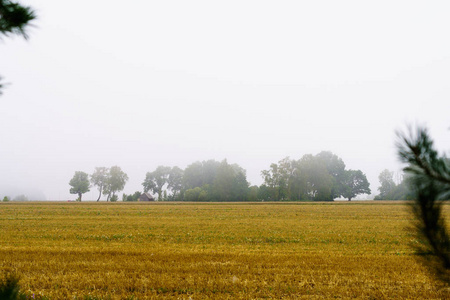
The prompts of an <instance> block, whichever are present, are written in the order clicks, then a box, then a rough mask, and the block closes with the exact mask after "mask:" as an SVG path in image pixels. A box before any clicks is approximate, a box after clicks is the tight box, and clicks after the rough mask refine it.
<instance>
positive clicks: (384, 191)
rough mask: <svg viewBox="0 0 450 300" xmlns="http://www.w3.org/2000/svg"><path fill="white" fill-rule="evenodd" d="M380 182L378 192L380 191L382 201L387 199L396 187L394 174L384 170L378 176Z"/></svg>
mask: <svg viewBox="0 0 450 300" xmlns="http://www.w3.org/2000/svg"><path fill="white" fill-rule="evenodd" d="M378 180H379V181H380V184H381V185H380V187H379V188H378V190H379V191H380V197H379V198H380V199H383V200H384V199H386V197H387V195H388V194H389V193H390V192H391V191H392V189H393V188H394V187H395V182H394V172H391V171H389V170H388V169H385V170H383V171H382V172H381V173H380V175H379V176H378Z"/></svg>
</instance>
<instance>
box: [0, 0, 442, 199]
mask: <svg viewBox="0 0 450 300" xmlns="http://www.w3.org/2000/svg"><path fill="white" fill-rule="evenodd" d="M21 3H24V4H27V5H30V6H32V7H33V8H34V9H35V10H36V14H37V16H38V18H37V20H35V21H33V25H34V26H33V27H32V28H30V30H29V32H28V34H29V40H27V41H25V40H24V39H22V38H20V37H13V38H3V39H2V40H1V41H0V76H1V77H2V78H3V80H2V82H5V83H8V85H6V87H5V88H4V89H3V90H2V92H3V94H2V95H1V96H0V141H1V146H0V197H3V196H10V197H15V196H18V195H22V194H23V195H26V196H27V197H28V198H29V199H30V200H69V199H71V200H73V199H75V198H76V195H73V194H70V193H69V189H70V186H69V181H70V180H71V178H72V177H73V176H74V173H75V172H76V171H83V172H86V173H88V174H92V173H93V172H94V170H95V167H111V166H120V168H121V169H122V170H123V171H124V172H125V173H126V174H127V175H128V177H129V180H128V182H127V184H126V185H125V188H124V190H123V192H124V193H127V194H132V193H134V192H135V191H142V190H143V186H142V183H143V182H144V180H145V178H146V174H147V172H152V171H154V170H155V169H156V168H157V167H158V166H160V165H164V166H170V167H174V166H178V167H180V168H182V169H185V168H186V167H187V166H189V165H190V164H192V163H194V162H196V161H204V160H209V159H214V160H217V161H222V160H224V159H227V162H228V163H230V164H238V165H239V166H241V167H242V168H243V169H245V170H246V175H247V180H248V181H249V183H250V184H251V185H261V184H262V183H263V182H264V179H263V177H262V176H261V171H263V170H267V169H269V167H270V165H271V164H272V163H277V162H279V161H280V160H282V159H283V158H285V157H287V156H289V157H290V158H291V159H295V160H299V159H301V158H302V157H303V156H304V155H307V154H312V155H316V154H318V153H320V152H321V151H331V152H332V153H334V154H335V155H337V156H338V157H340V158H342V160H343V161H344V162H345V165H346V168H347V169H353V170H361V171H362V172H364V173H365V175H366V176H367V179H368V181H369V182H370V189H371V191H372V194H373V195H376V194H378V190H377V188H378V187H379V182H378V176H379V174H380V173H381V172H382V171H383V170H385V169H389V170H391V171H393V172H399V171H400V170H401V165H400V164H399V163H398V162H397V157H396V149H395V141H396V136H395V131H396V130H398V129H404V128H405V127H406V124H412V125H414V124H425V125H427V126H428V128H429V129H430V133H431V136H432V137H433V139H434V140H435V142H436V147H437V148H438V149H439V150H440V151H442V152H445V151H448V149H450V139H449V134H450V131H449V127H450V121H449V117H448V116H449V114H448V112H449V111H450V86H449V84H448V83H449V82H450V40H449V39H448V38H447V36H448V28H450V19H449V18H448V15H449V13H450V3H448V2H447V1H434V2H433V3H425V2H422V1H395V2H392V1H378V2H376V3H366V2H361V1H339V2H335V1H316V2H313V3H310V2H306V1H282V2H276V3H275V2H271V1H228V2H226V3H222V4H220V3H215V2H209V1H189V2H185V1H164V2H161V3H159V2H158V3H157V2H148V1H133V2H132V3H127V4H126V5H125V6H124V4H123V3H122V2H120V3H119V2H115V1H104V0H99V1H85V0H82V1H77V2H66V1H53V0H36V1H21ZM447 153H448V152H447ZM97 196H98V191H97V189H96V188H95V187H92V188H91V191H90V192H88V193H86V194H85V195H84V196H83V199H86V200H96V199H97ZM361 197H363V198H364V197H365V195H362V196H361ZM102 199H104V198H102ZM0 200H1V199H0Z"/></svg>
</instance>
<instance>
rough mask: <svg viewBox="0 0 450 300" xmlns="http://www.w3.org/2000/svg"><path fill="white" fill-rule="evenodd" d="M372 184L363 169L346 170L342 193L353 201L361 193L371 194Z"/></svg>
mask: <svg viewBox="0 0 450 300" xmlns="http://www.w3.org/2000/svg"><path fill="white" fill-rule="evenodd" d="M369 186H370V184H369V181H368V180H367V177H366V175H365V174H364V173H363V172H362V171H361V170H346V171H344V174H343V180H342V188H341V195H342V196H343V197H345V198H347V199H348V201H351V200H352V198H354V197H356V196H357V195H359V194H370V188H369Z"/></svg>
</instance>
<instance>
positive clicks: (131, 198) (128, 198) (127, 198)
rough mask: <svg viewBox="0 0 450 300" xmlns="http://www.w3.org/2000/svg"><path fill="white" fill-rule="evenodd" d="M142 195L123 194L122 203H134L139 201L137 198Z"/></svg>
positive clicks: (138, 193) (136, 193)
mask: <svg viewBox="0 0 450 300" xmlns="http://www.w3.org/2000/svg"><path fill="white" fill-rule="evenodd" d="M141 195H142V193H141V192H139V191H138V192H135V193H134V194H133V195H127V194H123V195H122V201H124V202H125V201H128V202H135V201H139V197H140V196H141Z"/></svg>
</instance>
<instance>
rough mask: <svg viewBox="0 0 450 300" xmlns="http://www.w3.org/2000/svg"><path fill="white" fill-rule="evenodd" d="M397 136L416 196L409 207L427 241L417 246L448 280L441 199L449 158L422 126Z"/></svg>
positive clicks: (449, 246)
mask: <svg viewBox="0 0 450 300" xmlns="http://www.w3.org/2000/svg"><path fill="white" fill-rule="evenodd" d="M399 136H400V142H399V143H398V155H399V158H400V160H401V161H402V162H404V163H406V164H407V166H406V167H405V168H404V171H405V172H407V173H408V174H409V177H408V182H409V184H410V186H411V189H412V193H413V197H414V199H415V201H414V204H413V205H412V208H413V212H414V214H415V215H416V218H417V220H418V222H417V224H416V228H417V232H418V234H419V236H420V237H423V238H425V239H426V240H427V242H428V243H427V244H425V245H423V246H421V247H418V250H419V252H420V253H422V254H425V255H424V258H425V263H426V264H427V265H428V266H429V267H430V269H432V270H433V271H434V272H435V273H436V274H437V275H438V277H439V278H440V279H442V280H443V281H445V282H447V283H450V237H449V234H448V232H447V226H446V222H445V218H444V214H443V206H444V202H445V201H446V200H448V199H449V196H450V161H449V159H448V158H447V157H446V156H440V155H439V154H438V152H437V151H436V150H435V148H434V146H433V141H432V139H431V138H430V136H429V134H428V131H427V130H426V129H425V128H418V129H417V130H416V132H412V131H410V133H409V135H405V134H399ZM428 254H431V255H428Z"/></svg>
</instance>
